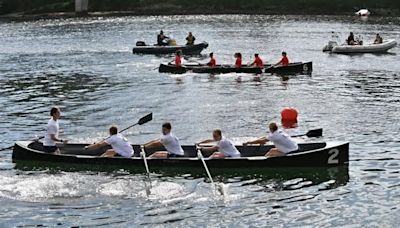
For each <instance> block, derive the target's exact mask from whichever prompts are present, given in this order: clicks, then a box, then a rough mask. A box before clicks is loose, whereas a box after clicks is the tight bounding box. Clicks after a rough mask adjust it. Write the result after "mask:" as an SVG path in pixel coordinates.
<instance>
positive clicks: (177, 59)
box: [175, 50, 182, 67]
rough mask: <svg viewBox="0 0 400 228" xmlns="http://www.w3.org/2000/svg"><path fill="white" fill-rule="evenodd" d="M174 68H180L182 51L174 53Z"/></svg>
mask: <svg viewBox="0 0 400 228" xmlns="http://www.w3.org/2000/svg"><path fill="white" fill-rule="evenodd" d="M175 66H177V67H181V66H182V51H181V50H178V51H176V53H175Z"/></svg>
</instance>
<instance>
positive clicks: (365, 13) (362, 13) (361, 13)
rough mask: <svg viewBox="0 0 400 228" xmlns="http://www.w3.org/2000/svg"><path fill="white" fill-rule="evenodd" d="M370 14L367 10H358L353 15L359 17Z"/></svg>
mask: <svg viewBox="0 0 400 228" xmlns="http://www.w3.org/2000/svg"><path fill="white" fill-rule="evenodd" d="M370 14H371V12H369V10H367V9H360V10H359V11H357V12H355V15H357V16H360V17H365V16H369V15H370Z"/></svg>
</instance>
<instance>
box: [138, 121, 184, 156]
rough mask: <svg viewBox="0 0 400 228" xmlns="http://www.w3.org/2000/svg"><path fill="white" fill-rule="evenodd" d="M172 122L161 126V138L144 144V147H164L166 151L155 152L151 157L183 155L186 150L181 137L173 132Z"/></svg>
mask: <svg viewBox="0 0 400 228" xmlns="http://www.w3.org/2000/svg"><path fill="white" fill-rule="evenodd" d="M171 129H172V126H171V123H168V122H167V123H164V124H163V125H162V127H161V131H162V135H161V137H160V138H159V139H155V140H152V141H150V142H148V143H146V144H144V145H143V147H144V149H151V148H160V147H162V146H163V147H164V148H165V149H166V151H157V152H155V153H153V154H152V155H151V156H149V158H169V157H183V156H184V154H185V153H184V151H183V149H182V146H181V144H180V143H179V139H178V138H177V137H176V136H175V135H174V134H172V132H171Z"/></svg>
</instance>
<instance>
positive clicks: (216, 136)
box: [197, 129, 240, 158]
mask: <svg viewBox="0 0 400 228" xmlns="http://www.w3.org/2000/svg"><path fill="white" fill-rule="evenodd" d="M212 135H213V139H206V140H204V141H201V142H199V143H197V145H199V144H203V143H212V142H217V144H216V145H215V146H213V147H203V148H201V149H202V151H205V152H214V153H213V154H212V155H211V156H210V158H225V157H232V158H238V157H240V152H239V151H238V150H237V149H236V147H235V145H234V144H233V143H232V141H230V140H229V139H227V138H225V137H222V132H221V130H220V129H215V130H214V131H213V133H212Z"/></svg>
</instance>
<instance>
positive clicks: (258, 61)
mask: <svg viewBox="0 0 400 228" xmlns="http://www.w3.org/2000/svg"><path fill="white" fill-rule="evenodd" d="M250 66H255V67H258V68H264V63H263V61H262V59H261V58H260V56H259V55H258V54H254V62H253V63H252V64H250Z"/></svg>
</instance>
